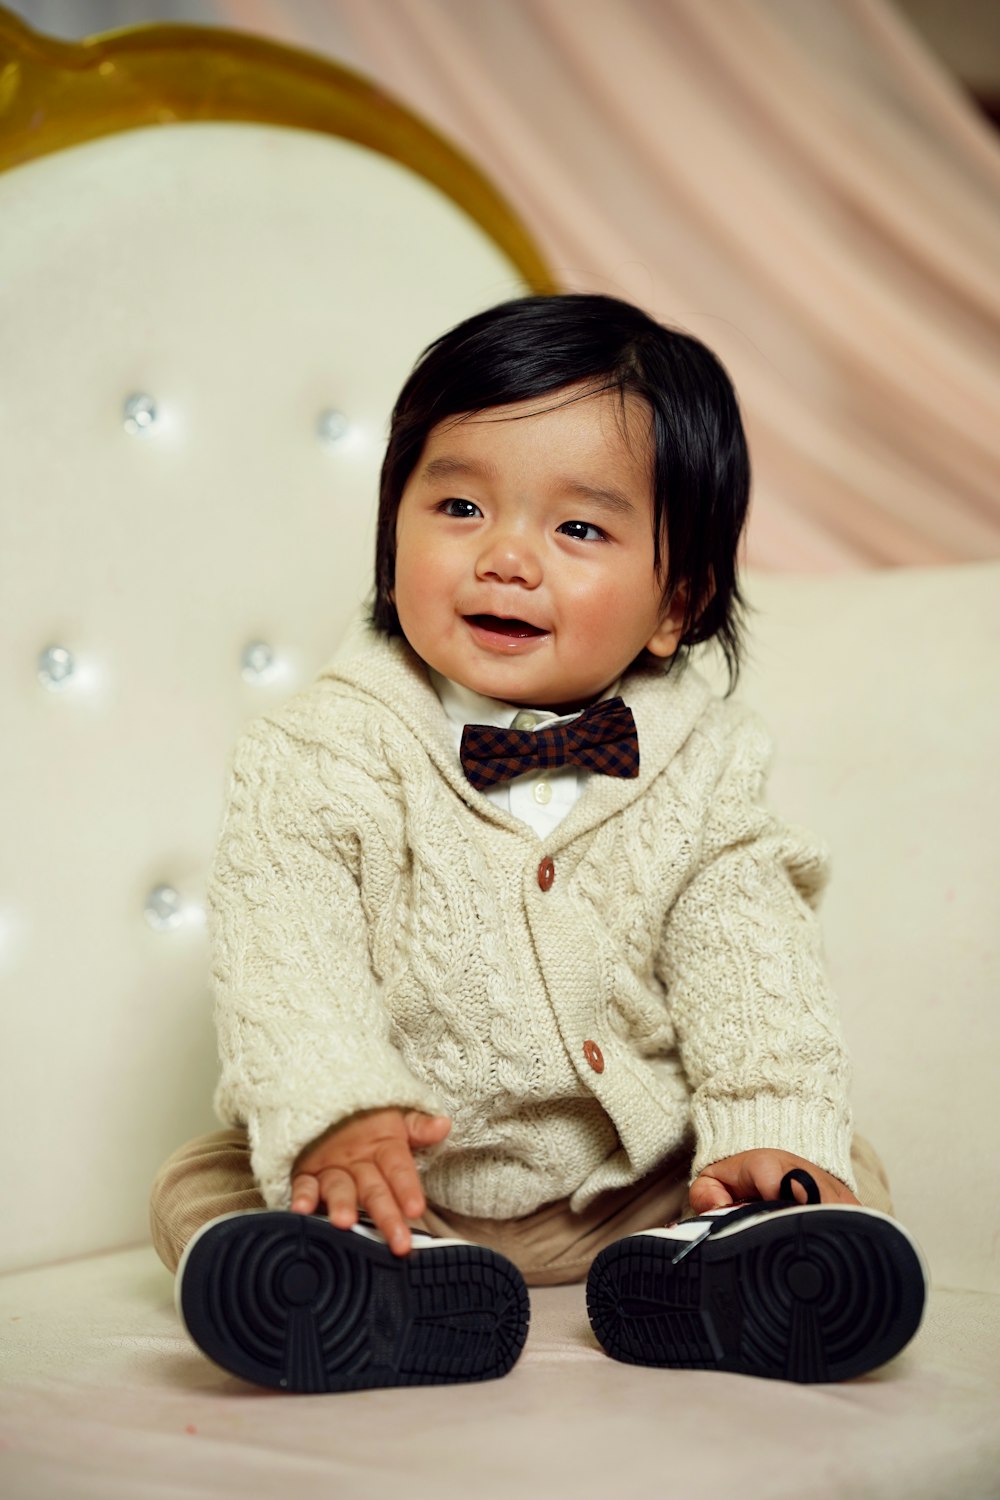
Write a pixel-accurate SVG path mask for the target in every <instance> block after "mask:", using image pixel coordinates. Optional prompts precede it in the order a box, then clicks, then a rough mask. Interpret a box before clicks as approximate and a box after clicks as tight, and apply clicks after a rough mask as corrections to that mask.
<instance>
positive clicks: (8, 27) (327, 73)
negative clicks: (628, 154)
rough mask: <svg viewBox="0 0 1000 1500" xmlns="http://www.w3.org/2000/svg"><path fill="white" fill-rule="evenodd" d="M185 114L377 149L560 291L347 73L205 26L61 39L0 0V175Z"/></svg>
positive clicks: (532, 256)
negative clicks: (333, 138)
mask: <svg viewBox="0 0 1000 1500" xmlns="http://www.w3.org/2000/svg"><path fill="white" fill-rule="evenodd" d="M188 120H244V121H256V122H259V123H266V124H271V125H285V126H289V127H293V128H297V129H300V130H315V131H320V132H322V133H325V134H327V135H338V136H343V137H344V138H345V139H347V140H349V141H356V142H357V143H358V144H359V145H362V146H368V147H369V148H370V149H372V150H374V151H379V152H381V153H382V155H384V156H389V157H392V158H393V160H395V161H398V162H401V163H402V164H403V166H406V167H409V168H410V170H411V171H414V172H417V173H418V174H419V175H420V176H422V177H425V178H427V180H428V181H429V182H432V183H433V184H434V186H435V187H437V188H439V189H440V190H441V191H442V192H443V193H445V194H446V195H447V196H448V197H449V198H451V199H452V201H453V202H454V203H456V204H457V205H458V206H459V208H461V209H463V210H464V212H465V213H466V214H468V215H469V217H470V218H471V219H473V220H474V221H475V222H476V223H477V224H478V225H479V226H480V228H481V229H483V230H484V231H485V232H486V234H488V235H489V237H490V238H491V239H492V240H493V241H494V242H495V243H496V244H497V245H499V247H500V248H501V249H502V250H503V251H504V253H505V254H506V255H507V256H508V257H509V259H510V260H511V261H512V262H513V264H514V265H515V266H516V268H517V270H518V271H519V272H520V274H521V276H522V277H523V278H524V280H525V282H526V283H527V285H528V286H529V287H530V288H531V290H532V291H534V292H554V291H558V290H559V288H558V287H557V286H556V284H555V282H554V280H553V277H552V275H551V273H550V271H549V269H548V267H547V266H546V264H545V261H544V259H543V258H542V255H541V252H540V251H539V249H538V247H537V245H536V244H535V243H534V241H533V239H532V238H531V236H530V234H529V233H528V231H527V229H526V228H525V227H524V225H523V224H522V223H521V222H520V220H519V219H518V218H517V216H516V215H515V213H514V211H513V210H512V209H511V207H510V206H509V204H507V203H506V202H505V201H504V199H503V198H502V197H501V195H500V194H499V193H498V192H497V191H496V189H495V188H493V187H492V186H491V185H490V183H489V182H488V181H487V180H486V178H485V177H484V176H483V174H482V173H481V172H480V171H479V169H478V168H477V167H475V166H474V165H473V164H472V162H471V161H469V160H468V158H466V157H465V156H463V155H462V153H461V152H459V151H457V150H456V149H455V148H454V147H453V146H451V145H449V143H448V142H447V141H446V140H445V139H444V137H443V136H440V135H438V133H437V131H435V130H433V129H432V128H431V127H430V126H429V125H425V124H424V122H423V121H422V120H421V119H419V118H418V117H417V116H416V115H414V114H412V113H411V111H410V110H409V109H407V108H406V107H405V106H404V105H402V104H400V103H399V101H398V100H396V99H394V98H392V97H391V95H389V94H386V93H384V92H383V90H382V89H380V88H378V87H377V86H376V85H375V84H373V83H371V82H369V80H368V79H366V78H364V77H362V76H361V75H360V74H358V73H354V72H352V71H351V69H349V68H345V67H342V66H341V65H340V64H339V63H334V62H328V61H327V60H326V59H324V58H321V57H318V56H315V55H314V54H312V53H309V52H303V51H300V50H299V49H298V48H294V47H286V46H284V45H282V44H279V43H277V42H270V41H266V40H264V39H263V38H260V37H256V36H249V35H245V34H244V33H242V32H236V31H223V30H220V29H217V28H215V27H209V26H167V25H162V26H161V25H157V26H135V27H129V28H128V29H127V30H123V31H113V32H106V33H104V34H102V35H100V36H93V37H88V38H87V39H86V40H85V41H83V42H63V41H58V40H57V39H56V38H54V37H48V36H43V35H41V34H40V33H39V32H36V31H33V30H32V29H31V27H29V26H27V25H26V24H25V23H24V22H23V21H22V20H20V19H19V17H17V16H15V15H13V14H12V13H11V12H10V11H8V10H5V9H4V8H3V7H2V6H0V171H2V170H4V169H6V168H9V167H16V166H18V165H20V164H21V163H23V162H27V161H32V160H34V159H35V158H36V157H39V156H46V155H48V154H49V153H50V152H53V151H62V150H65V149H66V148H67V147H69V146H75V145H78V144H79V143H81V142H83V141H90V140H95V139H97V138H98V137H99V136H103V135H112V134H114V133H115V132H117V131H122V130H138V129H142V128H144V127H155V126H157V125H163V124H173V123H174V122H177V121H188Z"/></svg>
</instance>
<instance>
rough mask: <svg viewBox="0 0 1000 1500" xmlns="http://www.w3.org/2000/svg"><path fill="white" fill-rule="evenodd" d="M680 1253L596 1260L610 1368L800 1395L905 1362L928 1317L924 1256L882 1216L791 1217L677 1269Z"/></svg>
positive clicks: (662, 1248) (650, 1249)
mask: <svg viewBox="0 0 1000 1500" xmlns="http://www.w3.org/2000/svg"><path fill="white" fill-rule="evenodd" d="M678 1248H679V1245H678V1242H677V1241H676V1240H675V1241H673V1242H671V1241H670V1240H667V1239H661V1238H658V1237H656V1236H651V1235H633V1236H629V1237H628V1238H626V1239H622V1240H617V1241H616V1242H615V1243H614V1244H613V1245H608V1246H607V1248H606V1249H604V1250H602V1251H601V1252H600V1254H599V1255H598V1256H597V1257H596V1258H595V1260H594V1262H593V1264H592V1265H591V1268H590V1275H589V1277H588V1280H587V1311H588V1313H589V1315H590V1322H591V1326H592V1327H593V1330H594V1332H595V1334H596V1335H597V1337H598V1339H599V1341H600V1343H601V1345H602V1346H603V1348H604V1349H605V1350H606V1351H607V1353H608V1354H610V1355H611V1356H612V1358H613V1359H619V1360H622V1361H624V1362H625V1363H626V1364H637V1365H656V1366H659V1367H661V1368H664V1367H665V1368H671V1369H683V1370H729V1371H733V1372H735V1373H738V1374H741V1375H760V1376H764V1377H767V1378H770V1379H775V1380H793V1381H798V1382H801V1383H803V1384H805V1383H812V1382H815V1381H837V1380H849V1379H851V1378H852V1377H853V1376H856V1375H863V1374H865V1373H866V1372H867V1371H868V1370H873V1369H876V1368H877V1367H878V1366H879V1365H882V1364H884V1363H885V1362H886V1361H887V1360H889V1359H891V1358H892V1357H893V1356H894V1355H895V1354H898V1353H899V1351H900V1350H901V1349H902V1348H903V1347H904V1346H905V1345H906V1344H908V1343H909V1341H910V1339H911V1338H912V1337H913V1335H914V1334H915V1333H916V1331H917V1329H918V1328H919V1326H920V1320H921V1318H922V1316H923V1310H924V1302H925V1298H926V1281H925V1277H924V1272H923V1269H922V1265H921V1261H920V1258H919V1255H918V1252H917V1251H916V1249H915V1248H914V1246H913V1244H912V1242H911V1241H910V1239H909V1238H908V1236H907V1235H905V1234H904V1233H903V1232H902V1231H901V1230H900V1229H898V1228H897V1227H896V1226H895V1225H894V1224H893V1223H892V1222H891V1221H890V1220H889V1219H886V1218H881V1217H876V1216H875V1215H874V1214H864V1213H856V1212H855V1213H852V1212H850V1211H845V1210H842V1209H838V1208H836V1207H834V1206H830V1207H829V1208H826V1207H817V1208H814V1209H810V1210H804V1211H802V1212H796V1211H795V1210H794V1209H789V1210H787V1211H784V1212H781V1213H775V1214H771V1215H769V1216H768V1218H767V1219H766V1220H764V1221H763V1222H761V1223H758V1224H754V1225H751V1226H749V1227H748V1228H746V1229H740V1230H734V1232H733V1233H732V1234H731V1235H730V1236H728V1237H727V1238H724V1239H719V1238H712V1239H707V1240H705V1241H704V1242H703V1243H702V1244H700V1245H698V1246H697V1247H696V1248H694V1249H693V1250H691V1251H690V1253H689V1254H688V1255H686V1256H685V1257H684V1259H683V1260H681V1261H679V1262H678V1264H677V1265H672V1264H671V1257H672V1256H673V1255H675V1254H676V1253H677V1250H678Z"/></svg>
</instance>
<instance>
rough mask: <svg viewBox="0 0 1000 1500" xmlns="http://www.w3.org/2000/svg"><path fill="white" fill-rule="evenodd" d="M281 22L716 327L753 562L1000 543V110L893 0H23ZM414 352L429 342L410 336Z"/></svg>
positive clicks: (523, 201)
mask: <svg viewBox="0 0 1000 1500" xmlns="http://www.w3.org/2000/svg"><path fill="white" fill-rule="evenodd" d="M14 4H15V6H16V8H17V9H19V10H20V11H21V13H22V14H23V15H24V16H25V17H26V19H28V20H29V21H30V22H31V23H32V24H33V25H36V26H39V27H41V28H43V29H46V28H47V29H50V30H53V31H57V32H61V34H63V35H70V36H81V35H84V34H86V32H88V31H96V30H101V29H108V28H111V27H114V26H121V25H128V24H136V23H137V22H139V21H143V20H151V19H161V20H173V21H182V20H198V21H203V22H214V23H216V24H219V25H223V26H230V27H234V28H237V29H247V30H251V31H258V32H263V33H264V34H266V35H268V36H270V37H273V38H277V39H279V40H282V41H286V42H290V43H293V44H296V45H299V46H303V47H307V48H310V49H315V50H317V51H320V52H322V53H326V54H328V55H332V56H334V57H336V58H338V59H339V60H341V61H343V62H346V63H347V64H348V65H350V66H353V67H356V68H358V69H359V70H361V71H362V72H364V73H366V74H368V75H369V76H371V77H373V78H375V79H376V80H378V81H379V82H381V83H382V84H383V86H385V87H386V88H387V89H389V90H390V91H391V92H393V93H395V94H396V95H397V96H398V97H399V98H400V99H401V100H403V102H405V103H407V104H409V105H410V106H411V107H413V108H415V109H416V110H417V111H418V112H419V113H421V114H422V115H423V116H424V117H425V118H426V119H427V120H428V121H429V122H430V123H432V124H434V125H437V126H438V127H439V128H440V129H441V130H442V131H443V132H444V133H445V134H446V135H447V136H448V137H450V139H451V140H452V141H453V142H454V143H455V144H457V145H459V146H460V147H462V148H464V149H465V151H466V152H467V153H468V154H469V155H471V156H472V157H473V158H474V159H475V160H476V161H477V162H478V163H479V165H480V166H481V167H482V168H483V169H484V170H485V171H486V173H487V175H488V176H490V177H491V178H492V179H493V180H494V181H495V182H496V183H497V185H498V186H499V187H500V188H501V190H503V191H504V192H505V193H506V194H507V196H508V197H509V198H510V199H511V201H512V202H513V204H514V206H515V207H516V208H517V209H518V210H519V211H520V213H521V214H522V216H523V217H524V219H525V220H526V222H527V224H528V226H529V228H530V229H531V230H532V231H533V233H534V234H535V236H536V237H537V238H538V240H539V241H540V243H541V245H542V247H543V249H544V250H545V252H546V253H547V255H548V256H549V258H550V260H551V263H552V265H553V268H554V270H555V272H556V274H557V275H558V276H559V277H560V279H561V281H562V283H563V284H564V285H565V286H566V287H567V288H570V289H574V290H585V289H586V290H599V291H606V292H610V293H613V294H617V295H621V296H625V297H628V298H631V299H633V300H635V301H637V302H640V303H641V304H643V305H644V306H646V307H647V308H649V310H650V311H652V312H653V313H654V314H655V315H656V316H659V317H661V318H662V319H664V320H665V321H668V322H673V323H677V324H680V325H681V326H683V327H685V328H686V329H688V330H689V331H691V332H693V333H695V334H697V335H698V336H699V337H701V338H703V339H704V340H705V341H706V342H707V343H708V344H710V345H711V346H712V347H713V348H715V349H716V350H717V351H718V353H719V354H720V355H721V357H722V358H723V359H724V360H725V362H726V364H727V365H728V367H729V369H730V371H731V373H732V375H733V377H734V379H735V381H736V384H737V386H738V388H739V390H740V393H741V396H742V400H743V404H744V409H745V413H746V417H747V424H748V428H749V433H750V439H751V446H752V452H753V458H754V463H755V500H754V508H753V513H752V518H751V524H750V528H749V542H748V552H747V557H748V561H749V562H750V563H751V564H752V565H754V566H757V567H759V568H765V569H772V568H775V569H779V568H780V569H794V570H799V571H803V570H804V571H834V570H841V569H853V568H857V567H870V566H879V565H885V564H892V563H901V564H906V563H909V564H926V563H935V562H948V561H963V560H976V559H982V558H991V557H997V556H1000V136H998V135H997V134H996V133H995V132H994V131H993V130H992V128H991V127H990V126H989V125H988V124H987V123H986V122H985V121H984V120H982V119H981V118H980V116H979V115H978V113H977V112H976V110H975V108H974V106H973V105H972V104H971V103H970V102H969V101H968V99H967V98H966V97H965V95H964V93H963V91H962V90H961V88H960V86H959V85H958V84H957V83H955V82H954V81H953V80H952V79H951V78H950V76H949V75H948V74H947V73H946V72H945V70H944V69H943V67H942V66H941V65H940V64H939V63H938V62H937V61H936V60H935V58H934V57H933V56H932V55H931V53H930V52H929V51H928V50H927V49H926V47H925V46H924V45H923V43H922V42H921V41H920V40H919V39H918V37H917V35H916V33H915V32H913V30H912V29H911V28H910V26H909V25H908V23H907V22H906V21H905V20H904V19H903V17H902V15H901V14H900V13H899V12H898V11H896V10H894V9H893V8H892V5H891V3H890V0H807V3H806V0H294V3H292V0H20V3H18V0H14ZM414 352H415V353H416V351H414Z"/></svg>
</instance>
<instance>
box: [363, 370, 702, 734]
mask: <svg viewBox="0 0 1000 1500" xmlns="http://www.w3.org/2000/svg"><path fill="white" fill-rule="evenodd" d="M584 389H585V388H584V387H567V388H566V389H564V390H563V391H560V392H556V393H554V394H552V395H549V396H544V397H539V398H537V399H533V400H531V401H522V402H518V403H516V404H514V405H511V406H503V407H496V408H493V409H491V410H488V411H484V412H479V413H477V414H474V415H470V416H465V417H461V418H451V419H448V420H447V421H445V422H442V423H440V424H439V425H438V426H437V427H435V428H433V429H432V430H431V432H430V434H429V436H428V438H427V441H426V443H425V444H424V449H423V452H422V453H421V455H420V458H419V460H418V462H417V464H416V466H415V468H414V470H413V473H412V474H411V476H410V478H409V481H408V483H407V485H406V488H405V489H404V491H403V498H402V501H401V503H400V507H399V516H398V519H397V524H396V583H395V588H394V590H393V595H392V597H393V601H394V603H395V605H396V611H397V613H398V615H399V622H400V625H401V627H402V630H403V634H404V635H405V636H406V639H407V640H408V641H409V643H410V645H411V646H412V647H413V649H414V651H416V652H417V654H418V655H419V656H421V657H422V658H423V660H424V661H425V662H427V663H428V665H429V666H431V667H434V668H436V669H437V671H439V672H442V673H443V674H444V675H445V676H446V677H450V678H451V679H452V680H453V681H455V682H458V683H461V685H462V686H463V687H467V688H471V689H472V690H473V691H475V692H477V693H483V694H484V695H485V696H486V697H489V698H499V699H502V700H503V701H505V702H507V703H514V704H518V705H524V706H525V707H535V708H555V709H563V710H565V711H566V712H568V711H570V710H571V709H573V708H577V707H580V706H582V705H584V704H586V703H589V702H591V701H592V700H593V699H595V698H597V697H599V696H600V695H601V693H603V692H604V690H605V689H606V688H607V687H609V686H610V685H611V684H612V683H613V682H614V681H615V680H616V678H617V677H618V676H619V675H620V674H621V672H622V671H623V669H624V668H625V667H627V666H628V664H629V663H630V662H631V661H633V660H634V659H635V657H636V656H638V655H639V653H640V652H641V651H642V649H643V647H646V648H647V649H648V650H650V651H652V652H653V653H654V654H655V655H657V656H669V655H671V654H672V653H673V651H674V650H675V649H676V646H677V641H678V637H679V633H680V628H681V622H680V618H679V615H678V618H674V617H672V616H668V615H666V614H665V613H664V611H663V608H662V604H661V597H662V588H661V585H660V583H659V582H658V580H657V578H656V576H655V575H654V572H653V532H652V514H653V495H652V448H651V440H650V436H649V412H648V410H647V408H646V406H645V403H644V402H642V401H639V400H637V399H635V398H632V397H630V398H628V401H627V403H626V415H627V422H626V432H627V435H626V433H623V432H622V427H621V421H620V416H621V414H620V407H619V403H618V397H617V394H612V393H609V392H601V393H599V394H597V395H585V396H583V397H582V399H579V400H572V401H570V402H569V404H568V405H553V403H554V402H557V401H565V400H566V398H567V397H568V396H572V395H574V394H577V393H578V392H581V391H583V390H584ZM547 407H548V408H550V409H549V410H546V408H547Z"/></svg>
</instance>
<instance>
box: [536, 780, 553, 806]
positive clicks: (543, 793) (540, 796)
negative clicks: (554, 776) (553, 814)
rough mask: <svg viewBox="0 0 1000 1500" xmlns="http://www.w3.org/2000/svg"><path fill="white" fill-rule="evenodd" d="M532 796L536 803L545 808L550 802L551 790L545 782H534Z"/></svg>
mask: <svg viewBox="0 0 1000 1500" xmlns="http://www.w3.org/2000/svg"><path fill="white" fill-rule="evenodd" d="M532 796H533V797H534V799H535V801H536V802H540V803H541V805H542V806H543V807H545V806H546V804H547V803H549V802H551V801H552V788H551V787H550V786H549V784H548V782H547V781H536V782H535V789H534V791H533V793H532Z"/></svg>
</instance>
